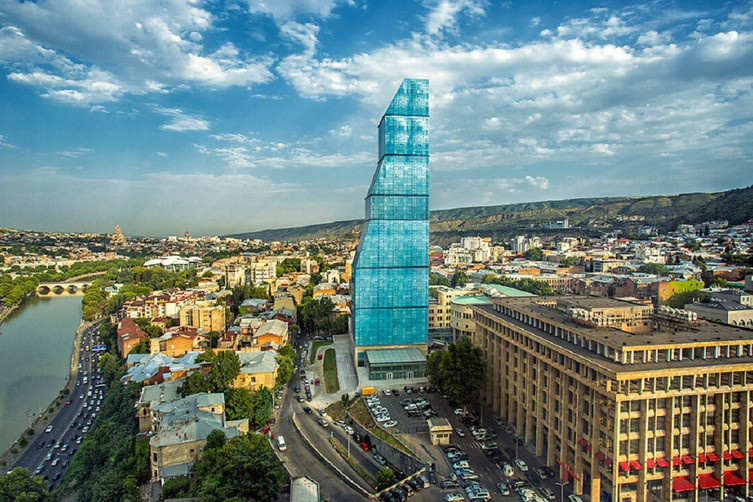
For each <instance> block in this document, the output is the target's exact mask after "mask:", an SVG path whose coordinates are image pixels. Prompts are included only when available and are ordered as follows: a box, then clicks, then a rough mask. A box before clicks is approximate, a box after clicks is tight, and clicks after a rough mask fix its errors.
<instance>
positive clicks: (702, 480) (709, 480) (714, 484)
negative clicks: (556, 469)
mask: <svg viewBox="0 0 753 502" xmlns="http://www.w3.org/2000/svg"><path fill="white" fill-rule="evenodd" d="M720 486H722V484H721V483H720V482H719V480H718V479H716V478H715V477H714V475H713V474H701V475H700V476H698V488H700V489H701V490H710V489H712V488H719V487H720Z"/></svg>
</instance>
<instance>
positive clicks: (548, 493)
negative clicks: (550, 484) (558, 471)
mask: <svg viewBox="0 0 753 502" xmlns="http://www.w3.org/2000/svg"><path fill="white" fill-rule="evenodd" d="M541 494H542V495H543V496H545V497H546V498H547V500H554V499H555V498H557V496H556V495H555V494H554V492H553V491H552V490H550V489H549V488H542V489H541Z"/></svg>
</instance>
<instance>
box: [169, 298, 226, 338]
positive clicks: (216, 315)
mask: <svg viewBox="0 0 753 502" xmlns="http://www.w3.org/2000/svg"><path fill="white" fill-rule="evenodd" d="M180 325H181V326H193V327H195V328H199V329H202V330H204V331H206V332H209V331H223V330H224V329H225V307H224V306H222V305H209V304H207V303H205V304H204V305H202V306H199V305H189V306H187V307H183V308H182V309H180Z"/></svg>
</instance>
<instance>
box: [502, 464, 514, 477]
mask: <svg viewBox="0 0 753 502" xmlns="http://www.w3.org/2000/svg"><path fill="white" fill-rule="evenodd" d="M502 474H504V475H505V476H507V477H508V478H511V477H513V476H515V471H514V470H513V468H512V466H511V465H510V464H504V465H502Z"/></svg>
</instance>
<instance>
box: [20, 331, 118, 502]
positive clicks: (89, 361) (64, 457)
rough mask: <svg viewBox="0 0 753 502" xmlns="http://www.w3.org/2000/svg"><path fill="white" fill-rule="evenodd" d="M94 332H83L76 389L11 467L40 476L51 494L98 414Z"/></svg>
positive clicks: (100, 388)
mask: <svg viewBox="0 0 753 502" xmlns="http://www.w3.org/2000/svg"><path fill="white" fill-rule="evenodd" d="M96 328H97V325H96V324H95V325H93V326H91V327H89V328H87V329H86V331H84V334H83V335H82V338H81V344H80V345H79V353H78V361H79V364H78V367H77V368H75V373H74V378H75V382H76V386H75V387H74V388H73V389H74V390H73V391H72V392H71V394H70V395H69V396H68V398H69V399H68V401H67V402H65V403H66V404H63V405H62V406H61V407H60V408H59V409H58V411H57V413H56V414H55V416H54V417H53V418H52V420H50V422H49V427H48V428H47V430H50V427H51V430H50V432H46V431H42V432H40V433H39V434H37V435H36V436H34V437H32V438H31V439H30V442H29V446H28V447H27V448H26V451H24V452H23V453H22V454H21V455H20V456H19V458H18V459H17V460H16V462H15V463H14V464H13V466H12V468H15V467H26V468H27V469H29V470H30V471H31V472H32V473H36V474H39V475H41V476H44V477H45V479H47V480H48V483H49V485H48V486H49V487H50V489H51V490H52V489H54V488H55V487H56V486H57V485H58V484H59V483H60V477H62V475H63V473H64V472H65V470H66V468H67V467H68V464H69V463H70V460H71V459H72V458H73V455H74V454H75V453H76V451H77V450H78V446H79V444H80V443H81V436H83V435H85V431H84V429H87V430H88V428H90V427H91V422H93V420H94V418H95V417H96V415H97V414H98V413H99V406H100V405H101V403H102V402H103V400H104V395H105V392H106V388H105V386H104V384H102V383H100V379H99V373H98V369H97V361H98V356H97V355H96V354H92V353H91V347H92V345H93V344H96V343H97V342H98V341H99V335H98V333H97V332H96ZM87 347H88V348H89V350H87ZM92 370H94V371H92ZM85 379H86V382H84V380H85ZM87 424H88V427H87ZM48 457H49V458H48ZM56 460H57V462H56ZM53 463H55V465H53Z"/></svg>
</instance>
